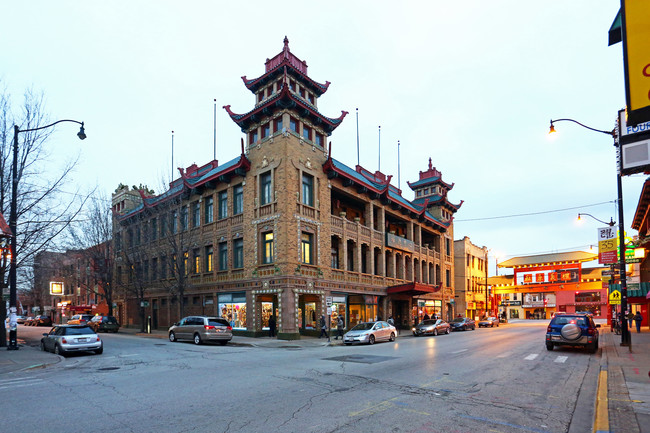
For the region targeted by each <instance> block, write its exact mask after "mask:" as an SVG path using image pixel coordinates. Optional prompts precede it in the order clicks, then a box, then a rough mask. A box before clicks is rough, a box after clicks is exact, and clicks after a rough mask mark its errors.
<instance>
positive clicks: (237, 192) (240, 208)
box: [232, 183, 244, 215]
mask: <svg viewBox="0 0 650 433" xmlns="http://www.w3.org/2000/svg"><path fill="white" fill-rule="evenodd" d="M232 199H233V203H232V214H233V215H239V214H241V213H243V212H244V186H243V185H242V184H241V183H240V184H239V185H235V186H234V187H233V189H232Z"/></svg>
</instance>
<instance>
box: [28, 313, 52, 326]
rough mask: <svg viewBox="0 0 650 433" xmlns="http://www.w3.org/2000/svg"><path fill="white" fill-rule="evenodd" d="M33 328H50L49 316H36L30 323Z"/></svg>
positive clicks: (50, 320)
mask: <svg viewBox="0 0 650 433" xmlns="http://www.w3.org/2000/svg"><path fill="white" fill-rule="evenodd" d="M32 325H34V326H52V319H51V318H50V316H42V315H41V316H36V317H34V320H33V321H32Z"/></svg>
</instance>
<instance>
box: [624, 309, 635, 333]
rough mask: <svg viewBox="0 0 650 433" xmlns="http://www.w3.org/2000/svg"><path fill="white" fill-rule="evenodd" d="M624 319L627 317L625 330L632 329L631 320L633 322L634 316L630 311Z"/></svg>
mask: <svg viewBox="0 0 650 433" xmlns="http://www.w3.org/2000/svg"><path fill="white" fill-rule="evenodd" d="M625 317H627V328H628V329H632V320H634V314H633V313H632V310H630V312H629V313H627V315H626V316H625Z"/></svg>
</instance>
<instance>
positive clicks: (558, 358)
mask: <svg viewBox="0 0 650 433" xmlns="http://www.w3.org/2000/svg"><path fill="white" fill-rule="evenodd" d="M567 359H569V357H568V356H558V357H557V358H555V361H553V362H560V363H562V362H565V361H566V360H567Z"/></svg>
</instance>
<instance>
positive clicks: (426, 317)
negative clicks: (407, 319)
mask: <svg viewBox="0 0 650 433" xmlns="http://www.w3.org/2000/svg"><path fill="white" fill-rule="evenodd" d="M429 319H430V317H429V315H428V314H427V313H424V317H423V318H422V320H429Z"/></svg>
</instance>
